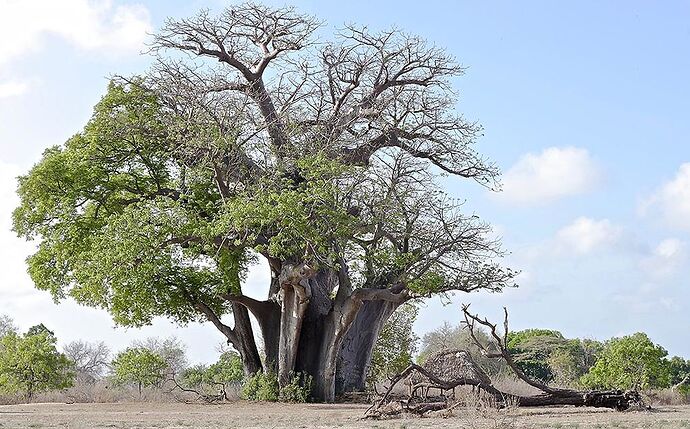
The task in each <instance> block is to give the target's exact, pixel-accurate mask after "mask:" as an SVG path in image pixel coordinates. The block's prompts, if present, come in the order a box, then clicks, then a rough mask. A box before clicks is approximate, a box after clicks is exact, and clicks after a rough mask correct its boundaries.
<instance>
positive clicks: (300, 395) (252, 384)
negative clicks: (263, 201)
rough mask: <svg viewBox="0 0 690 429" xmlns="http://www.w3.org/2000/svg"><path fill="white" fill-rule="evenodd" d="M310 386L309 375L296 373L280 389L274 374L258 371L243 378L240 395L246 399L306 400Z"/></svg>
mask: <svg viewBox="0 0 690 429" xmlns="http://www.w3.org/2000/svg"><path fill="white" fill-rule="evenodd" d="M312 386H313V378H312V377H311V376H310V375H304V374H301V373H296V374H291V375H290V380H289V382H288V383H287V384H286V385H285V386H284V387H283V388H282V389H281V388H280V387H279V385H278V376H277V375H276V374H273V373H270V372H268V373H262V372H259V373H256V374H254V375H251V376H249V377H247V378H246V379H245V381H244V383H243V385H242V394H241V396H242V398H243V399H246V400H248V401H268V402H276V401H284V402H307V401H308V400H309V398H310V397H311V390H312Z"/></svg>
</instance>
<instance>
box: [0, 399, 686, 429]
mask: <svg viewBox="0 0 690 429" xmlns="http://www.w3.org/2000/svg"><path fill="white" fill-rule="evenodd" d="M365 409H366V406H363V405H350V404H338V405H319V404H308V405H288V404H273V403H247V402H236V403H228V404H222V405H193V404H179V403H124V404H123V403H119V404H30V405H3V406H0V428H2V429H6V428H80V429H86V428H89V429H90V428H165V429H172V428H204V429H206V428H334V427H335V428H397V429H401V428H413V427H414V428H417V427H421V428H431V427H433V428H438V429H441V428H482V429H483V428H555V429H561V428H562V429H565V428H690V406H686V407H661V408H658V409H657V410H656V411H654V412H627V413H619V412H615V411H608V410H596V409H578V408H549V409H544V408H524V409H519V410H508V411H500V412H499V411H495V410H484V411H475V410H471V411H468V410H458V411H457V412H456V415H455V416H454V417H450V418H440V417H439V418H424V419H421V418H398V419H392V420H384V421H381V420H379V421H371V420H360V418H361V416H362V415H363V414H364V410H365Z"/></svg>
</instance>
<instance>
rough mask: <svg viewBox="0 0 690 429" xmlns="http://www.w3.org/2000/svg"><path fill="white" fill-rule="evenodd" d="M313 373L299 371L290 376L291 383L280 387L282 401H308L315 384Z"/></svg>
mask: <svg viewBox="0 0 690 429" xmlns="http://www.w3.org/2000/svg"><path fill="white" fill-rule="evenodd" d="M313 381H314V380H313V378H312V376H311V375H304V374H301V373H297V374H295V375H293V376H292V377H290V383H288V384H287V385H286V386H283V388H282V389H280V394H279V395H278V396H279V399H280V400H281V401H282V402H299V403H303V402H307V401H308V400H309V397H310V396H311V388H312V385H313Z"/></svg>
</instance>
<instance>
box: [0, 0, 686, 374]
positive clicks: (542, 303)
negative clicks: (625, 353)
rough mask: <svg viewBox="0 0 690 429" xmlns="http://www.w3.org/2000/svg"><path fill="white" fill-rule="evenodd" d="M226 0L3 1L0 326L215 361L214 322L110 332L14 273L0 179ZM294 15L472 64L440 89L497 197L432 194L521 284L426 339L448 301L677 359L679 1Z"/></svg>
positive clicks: (309, 6) (421, 327) (681, 197)
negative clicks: (165, 36)
mask: <svg viewBox="0 0 690 429" xmlns="http://www.w3.org/2000/svg"><path fill="white" fill-rule="evenodd" d="M266 3H267V4H276V5H283V4H285V3H284V2H266ZM225 4H227V3H226V2H221V1H194V2H182V1H179V2H172V1H151V2H143V1H140V2H134V1H115V0H113V1H103V0H98V1H90V2H87V1H86V0H64V1H60V2H51V1H36V0H23V1H16V0H0V40H4V41H5V42H3V44H2V45H0V149H1V150H0V272H2V273H3V280H2V281H0V314H2V313H5V314H8V315H10V316H12V317H13V318H14V319H15V320H16V321H17V323H18V324H19V325H20V327H21V328H23V329H26V328H28V327H29V326H31V325H32V324H36V323H39V322H44V323H45V324H46V325H48V326H49V327H51V328H53V329H54V330H56V332H57V334H58V337H59V338H60V339H61V340H63V341H69V340H72V339H78V338H82V339H86V340H100V339H103V340H106V341H108V342H110V343H111V344H112V345H113V348H114V349H118V348H121V347H124V346H125V345H127V344H128V343H129V342H130V341H131V340H132V339H134V338H141V337H145V336H148V335H159V336H166V335H172V334H176V335H178V336H179V337H180V338H181V339H182V340H183V341H185V342H186V343H188V344H189V345H190V349H189V352H190V358H191V359H192V360H199V361H205V360H211V359H213V358H214V354H215V346H216V344H218V343H219V342H220V340H221V338H220V336H219V334H217V333H216V332H215V331H214V329H213V328H212V327H210V326H196V325H194V326H191V327H188V328H185V329H182V330H177V329H176V328H175V327H174V326H172V325H170V324H169V323H167V322H165V321H157V322H156V323H155V324H154V326H152V327H148V328H144V329H143V330H133V329H129V330H125V329H122V328H118V329H116V330H113V329H112V323H111V322H110V320H109V318H108V316H107V314H104V313H103V312H102V311H99V310H94V309H87V308H82V307H78V306H76V305H74V304H73V303H70V302H66V303H61V304H59V305H55V304H53V303H52V301H51V300H50V298H49V297H48V296H47V294H45V293H42V292H38V291H35V290H33V289H32V286H31V282H30V279H29V278H28V276H27V275H26V274H25V267H24V263H23V259H24V258H25V257H26V255H28V254H29V253H30V252H31V249H32V247H31V245H29V244H26V243H23V242H22V241H21V240H19V239H17V238H15V237H14V235H13V233H11V232H10V231H9V214H10V213H11V210H12V208H13V207H14V205H16V203H17V200H16V197H14V196H13V192H14V187H15V183H14V179H13V178H14V177H15V176H16V175H18V174H21V173H23V172H25V171H26V170H27V169H28V168H29V167H30V166H31V165H32V164H33V163H34V162H36V161H38V159H39V158H40V154H41V152H42V151H43V149H45V148H46V147H48V146H51V145H54V144H61V143H62V142H64V141H65V140H66V139H67V138H68V137H69V136H70V135H72V134H74V133H76V132H78V131H79V130H80V128H81V127H82V126H83V125H84V124H85V122H86V120H87V119H88V118H89V116H90V113H91V109H92V107H93V105H94V104H95V103H96V102H97V101H98V99H99V97H100V96H101V95H102V94H103V92H104V90H105V87H106V84H107V78H108V76H109V75H111V74H114V73H118V74H128V73H136V72H141V71H143V70H145V68H146V66H147V64H148V63H149V61H150V57H147V56H142V55H139V52H140V51H141V50H142V49H143V44H142V43H143V42H144V41H145V40H146V37H147V36H146V33H147V32H151V31H154V30H155V29H156V28H158V27H159V26H160V24H161V23H162V21H163V19H165V17H167V16H176V17H183V16H187V15H190V14H193V13H194V12H196V11H197V10H199V9H200V8H202V7H208V8H211V9H218V8H221V7H223V5H225ZM288 4H292V5H294V6H296V7H297V8H298V9H299V10H300V11H302V12H306V13H311V14H313V15H316V16H317V17H319V18H321V19H323V20H324V21H326V23H327V26H326V27H324V28H323V29H322V30H321V32H320V34H321V35H322V37H328V35H329V33H330V32H332V30H333V28H335V27H338V26H341V25H342V24H345V23H357V24H363V25H367V26H369V27H370V28H371V29H374V30H376V29H385V28H389V27H391V26H397V27H399V28H400V29H403V30H405V31H407V32H410V33H415V34H418V35H420V36H422V37H424V38H426V39H428V40H430V41H433V42H434V43H436V44H437V45H439V46H442V47H445V48H446V49H447V50H448V51H449V52H450V53H452V54H453V55H454V56H456V58H457V59H458V60H459V61H460V62H461V63H462V64H463V65H465V66H467V67H468V69H467V72H466V74H465V75H464V76H462V77H460V78H458V79H457V80H456V81H455V82H454V83H455V87H456V88H457V90H458V94H459V103H458V110H459V111H460V112H462V113H463V114H464V115H465V116H466V117H467V118H470V119H473V120H478V121H479V122H481V123H482V124H483V126H484V127H485V136H484V137H483V138H482V139H481V141H480V142H479V149H480V151H481V152H482V153H483V154H485V155H486V156H488V157H489V158H491V159H492V160H493V161H495V162H496V163H497V164H498V165H499V166H500V167H501V169H502V171H503V172H504V173H505V174H504V192H502V193H500V194H492V193H490V192H488V191H486V190H485V189H483V188H481V187H479V186H478V185H476V184H473V183H469V182H462V181H459V180H457V179H455V178H447V179H446V180H445V183H446V187H447V189H448V191H449V192H450V193H451V194H453V195H454V196H456V197H461V198H466V199H467V203H466V207H467V210H468V211H474V212H476V213H477V214H479V215H480V216H481V217H482V218H484V219H486V220H488V221H490V222H491V223H492V224H494V225H495V226H496V233H497V234H498V235H500V236H502V237H503V239H504V245H505V248H506V249H507V250H508V251H510V252H511V254H510V255H509V256H508V258H507V261H506V262H507V263H508V264H509V265H511V266H512V267H514V268H516V269H520V270H522V275H521V277H520V279H519V282H520V285H521V286H520V288H518V289H515V290H510V291H508V292H506V293H503V294H493V295H491V294H483V293H479V294H472V295H462V296H457V297H456V298H455V299H454V301H453V302H454V304H452V305H450V306H447V307H442V305H441V303H440V302H439V301H438V300H431V301H430V302H429V303H428V304H427V306H426V307H425V308H424V309H423V310H422V312H421V314H420V319H419V321H418V323H417V329H418V331H419V332H420V333H423V332H426V331H428V330H430V329H433V328H435V327H436V326H438V325H440V324H441V323H443V321H444V320H446V321H449V322H451V323H457V322H458V321H459V317H460V315H459V307H458V305H457V303H459V302H472V303H473V307H474V308H475V310H477V311H479V312H482V313H485V314H487V315H489V316H492V317H498V316H499V315H500V311H501V308H502V306H504V305H505V306H507V307H508V309H509V311H510V313H511V321H512V327H513V328H514V329H523V328H527V327H548V328H553V329H559V330H561V331H562V332H563V333H564V334H565V335H566V336H587V337H594V338H600V339H603V338H608V337H610V336H613V335H623V334H628V333H632V332H635V331H640V330H642V331H645V332H648V333H649V334H650V336H651V337H652V339H653V340H654V341H656V342H658V343H660V344H662V345H663V346H664V347H666V348H667V349H668V350H669V352H670V353H672V354H680V355H684V356H686V357H689V358H690V343H688V342H687V329H688V328H689V326H688V325H689V324H690V323H689V322H690V316H688V302H690V289H689V287H690V282H689V281H688V278H690V247H689V245H688V242H689V240H690V235H689V233H690V164H686V163H690V139H689V138H688V136H690V120H688V119H689V118H690V82H689V80H688V76H690V52H689V51H690V19H689V18H690V3H688V2H663V3H661V2H608V3H605V2H585V1H581V2H571V3H570V4H568V5H567V6H565V4H564V3H561V2H546V1H544V2H469V1H467V2H464V1H463V2H460V1H458V2H440V1H426V2H423V3H420V2H405V1H395V2H393V1H377V2H372V1H368V2H364V1H349V2H326V1H295V2H292V3H288ZM9 40H12V41H13V42H12V43H7V41H9ZM264 280H265V278H263V274H262V273H259V272H255V273H253V274H252V275H251V276H250V280H249V281H250V283H251V284H252V285H259V284H261V283H262V282H263V281H264ZM257 293H260V292H257Z"/></svg>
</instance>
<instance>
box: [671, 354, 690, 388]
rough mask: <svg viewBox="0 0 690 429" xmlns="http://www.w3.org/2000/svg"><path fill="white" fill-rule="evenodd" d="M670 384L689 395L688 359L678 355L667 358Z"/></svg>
mask: <svg viewBox="0 0 690 429" xmlns="http://www.w3.org/2000/svg"><path fill="white" fill-rule="evenodd" d="M668 369H669V375H670V379H671V386H677V389H678V391H679V392H680V393H682V394H684V395H686V396H687V395H690V361H689V360H685V359H683V358H682V357H680V356H673V357H672V358H671V359H669V360H668Z"/></svg>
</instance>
